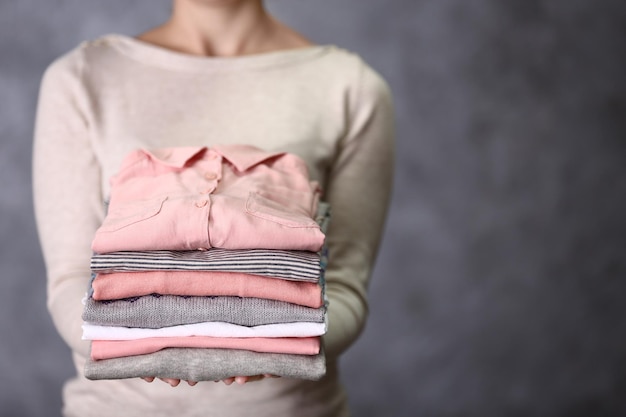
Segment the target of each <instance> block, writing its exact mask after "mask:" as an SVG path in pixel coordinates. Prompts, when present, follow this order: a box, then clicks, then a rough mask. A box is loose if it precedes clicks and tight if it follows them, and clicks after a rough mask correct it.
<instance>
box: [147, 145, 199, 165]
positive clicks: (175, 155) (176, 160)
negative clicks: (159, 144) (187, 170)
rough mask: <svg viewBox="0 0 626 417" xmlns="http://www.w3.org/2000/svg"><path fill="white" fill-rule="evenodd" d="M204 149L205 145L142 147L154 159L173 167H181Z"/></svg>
mask: <svg viewBox="0 0 626 417" xmlns="http://www.w3.org/2000/svg"><path fill="white" fill-rule="evenodd" d="M204 150H206V146H184V147H176V148H159V149H150V150H148V149H142V152H144V153H145V154H146V155H148V156H149V157H150V158H152V159H153V160H155V161H158V162H160V163H162V164H164V165H167V166H171V167H174V168H182V167H184V166H185V164H186V163H187V162H188V161H189V160H190V159H191V158H193V157H194V156H196V155H198V154H199V153H200V152H202V151H204Z"/></svg>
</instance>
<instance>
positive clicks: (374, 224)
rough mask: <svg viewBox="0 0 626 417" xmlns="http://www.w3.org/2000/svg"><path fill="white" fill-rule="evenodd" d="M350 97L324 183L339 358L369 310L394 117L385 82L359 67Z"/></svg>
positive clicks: (332, 332) (332, 339) (332, 343)
mask: <svg viewBox="0 0 626 417" xmlns="http://www.w3.org/2000/svg"><path fill="white" fill-rule="evenodd" d="M360 68H361V70H360V75H359V76H358V80H359V84H358V87H357V88H356V89H355V91H353V92H352V93H351V94H350V98H349V110H348V112H349V126H348V130H347V132H346V135H345V137H344V138H343V139H342V141H341V143H340V144H339V149H338V153H337V156H336V158H335V160H334V163H333V166H332V167H331V171H330V175H329V177H328V181H327V183H326V185H325V189H326V194H325V196H324V198H325V199H326V200H327V201H328V202H329V203H330V205H331V210H332V214H331V222H330V226H329V230H328V233H327V242H328V247H329V264H328V268H327V271H326V283H327V290H326V293H327V297H328V300H329V306H328V325H329V328H328V333H327V334H326V335H325V337H324V344H325V349H326V353H327V355H329V356H332V357H336V356H337V355H339V354H340V353H341V352H343V351H344V350H345V349H346V348H347V347H348V346H350V345H351V344H352V343H353V342H354V341H355V340H356V339H357V337H358V336H359V334H360V333H361V331H362V329H363V327H364V324H365V320H366V317H367V312H368V303H367V287H368V282H369V279H370V275H371V272H372V269H373V266H374V262H375V258H376V254H377V251H378V247H379V244H380V241H381V238H382V233H383V229H384V225H385V219H386V216H387V210H388V206H389V201H390V197H391V189H392V180H393V164H394V123H393V122H394V121H393V119H394V116H393V108H392V107H393V106H392V100H391V93H390V91H389V88H388V86H387V84H386V83H385V81H384V80H383V79H382V78H381V77H380V76H379V75H378V74H377V73H376V72H374V71H373V70H372V69H370V68H369V67H368V66H366V65H365V64H363V63H361V65H360Z"/></svg>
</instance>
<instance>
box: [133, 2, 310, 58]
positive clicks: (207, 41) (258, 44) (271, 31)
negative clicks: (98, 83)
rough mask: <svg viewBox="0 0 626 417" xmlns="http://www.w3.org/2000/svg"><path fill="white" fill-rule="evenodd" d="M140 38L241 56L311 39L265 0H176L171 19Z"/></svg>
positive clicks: (191, 51)
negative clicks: (279, 18) (277, 14)
mask: <svg viewBox="0 0 626 417" xmlns="http://www.w3.org/2000/svg"><path fill="white" fill-rule="evenodd" d="M138 38H139V39H140V40H143V41H145V42H149V43H153V44H155V45H158V46H161V47H164V48H167V49H171V50H175V51H178V52H182V53H187V54H191V55H199V56H239V55H250V54H258V53H263V52H271V51H274V50H280V49H291V48H298V47H303V46H308V45H311V42H310V41H308V40H307V39H305V38H304V37H303V36H302V35H300V34H298V33H296V32H295V31H293V30H291V29H290V28H288V27H286V26H284V25H283V24H282V23H280V22H278V21H276V20H275V19H274V18H273V17H272V16H270V15H269V14H268V13H267V11H266V10H265V7H264V6H263V2H262V0H174V2H173V9H172V14H171V16H170V19H169V20H168V21H167V22H165V23H164V24H163V25H161V26H158V27H156V28H154V29H152V30H149V31H147V32H145V33H143V34H142V35H140V36H138Z"/></svg>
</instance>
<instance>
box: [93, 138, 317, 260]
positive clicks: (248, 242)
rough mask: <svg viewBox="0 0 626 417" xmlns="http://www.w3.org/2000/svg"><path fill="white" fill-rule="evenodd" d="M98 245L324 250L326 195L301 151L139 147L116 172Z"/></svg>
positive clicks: (109, 248)
mask: <svg viewBox="0 0 626 417" xmlns="http://www.w3.org/2000/svg"><path fill="white" fill-rule="evenodd" d="M110 184H111V195H110V202H109V208H108V212H107V215H106V217H105V219H104V222H103V224H102V225H101V226H100V228H99V229H98V230H97V232H96V234H95V237H94V240H93V242H92V249H93V250H94V251H95V252H97V253H107V252H113V251H123V250H160V249H171V250H195V249H208V248H212V247H216V248H224V249H253V248H256V249H296V250H309V251H318V250H319V249H320V248H321V247H322V244H323V243H324V233H323V232H322V231H321V230H320V227H319V225H318V224H317V223H316V222H315V220H314V216H315V212H316V210H317V204H318V200H319V195H320V189H319V186H318V184H317V182H315V181H311V180H310V179H309V174H308V169H307V166H306V163H305V162H304V161H303V160H302V159H301V158H299V157H298V156H296V155H293V154H290V153H283V152H266V151H263V150H261V149H259V148H256V147H254V146H249V145H218V146H213V147H211V148H207V147H176V148H162V149H156V150H152V151H148V150H144V149H141V150H136V151H133V152H131V153H130V154H129V155H127V156H126V158H125V159H124V161H123V162H122V166H121V168H120V170H119V171H118V173H117V174H116V175H115V176H113V177H112V178H111V180H110Z"/></svg>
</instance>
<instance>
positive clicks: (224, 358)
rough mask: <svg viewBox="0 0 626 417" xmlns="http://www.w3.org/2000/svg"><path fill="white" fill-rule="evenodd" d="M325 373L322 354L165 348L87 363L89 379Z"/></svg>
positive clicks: (213, 378)
mask: <svg viewBox="0 0 626 417" xmlns="http://www.w3.org/2000/svg"><path fill="white" fill-rule="evenodd" d="M325 373H326V358H325V356H324V353H323V352H322V353H320V354H318V355H313V356H311V355H290V354H282V353H259V352H251V351H247V350H238V349H195V348H168V349H164V350H161V351H158V352H155V353H150V354H147V355H136V356H127V357H124V358H114V359H104V360H99V361H92V360H88V361H87V363H86V365H85V377H86V378H88V379H93V380H97V379H125V378H137V377H158V378H176V379H182V380H187V381H216V380H221V379H225V378H230V377H233V376H252V375H263V374H272V375H278V376H282V377H287V378H298V379H307V380H314V381H315V380H318V379H320V378H322V377H323V376H324V374H325Z"/></svg>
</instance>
